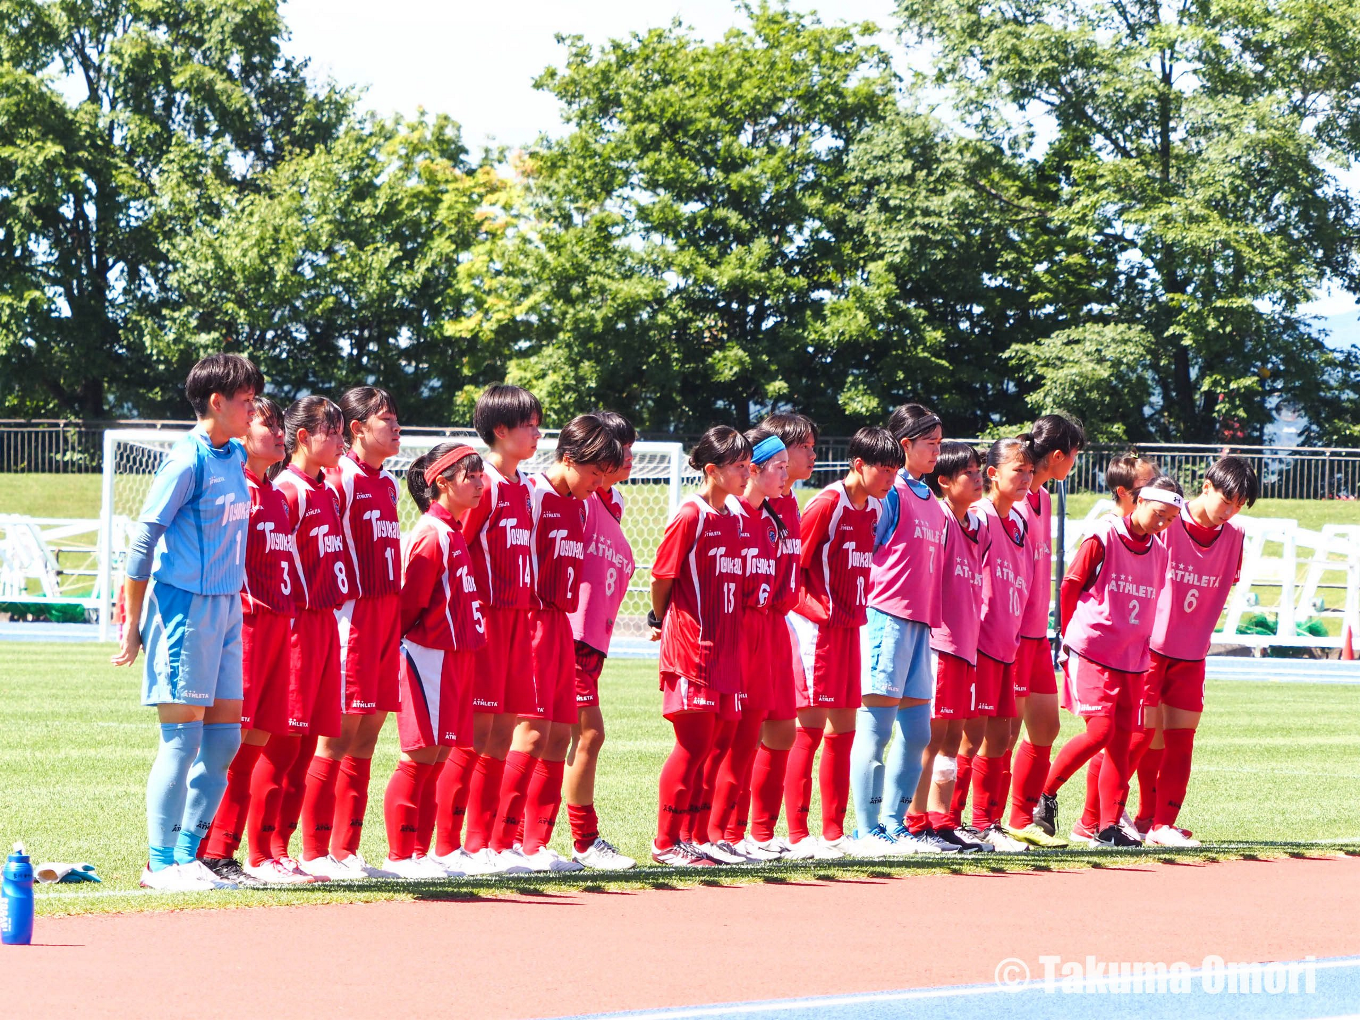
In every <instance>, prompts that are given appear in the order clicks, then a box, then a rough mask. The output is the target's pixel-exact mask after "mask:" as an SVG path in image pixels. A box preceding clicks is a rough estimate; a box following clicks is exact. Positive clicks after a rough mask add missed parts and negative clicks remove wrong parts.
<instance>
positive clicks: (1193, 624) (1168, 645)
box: [1152, 510, 1246, 662]
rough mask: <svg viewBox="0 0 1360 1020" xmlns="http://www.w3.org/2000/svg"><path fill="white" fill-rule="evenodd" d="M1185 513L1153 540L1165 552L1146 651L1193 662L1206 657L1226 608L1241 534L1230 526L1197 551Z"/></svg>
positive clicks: (1244, 536) (1237, 558)
mask: <svg viewBox="0 0 1360 1020" xmlns="http://www.w3.org/2000/svg"><path fill="white" fill-rule="evenodd" d="M1185 514H1186V512H1185V511H1184V510H1183V511H1181V516H1180V517H1179V518H1177V519H1176V520H1175V521H1173V522H1172V523H1171V527H1169V528H1167V529H1166V530H1165V531H1164V532H1162V533H1161V534H1160V535H1158V536H1157V542H1158V544H1159V545H1161V546H1162V548H1163V549H1164V550H1165V551H1166V583H1165V584H1164V585H1163V586H1162V591H1161V594H1160V596H1159V597H1158V599H1157V613H1156V621H1155V623H1154V625H1153V628H1152V648H1153V650H1154V651H1156V652H1159V653H1161V654H1162V655H1166V656H1169V657H1170V658H1173V659H1184V660H1186V661H1188V662H1195V661H1197V660H1199V659H1202V658H1204V657H1205V656H1206V655H1208V654H1209V644H1210V642H1211V641H1212V639H1213V633H1214V628H1215V627H1217V626H1218V618H1219V615H1220V614H1221V613H1222V612H1223V607H1224V606H1225V605H1227V604H1228V595H1229V593H1230V592H1231V591H1232V585H1233V579H1234V578H1235V577H1236V576H1237V567H1238V565H1239V564H1240V563H1241V561H1242V542H1243V541H1244V539H1245V538H1246V532H1244V531H1243V530H1242V528H1241V527H1240V526H1239V525H1237V524H1234V523H1233V522H1232V521H1228V523H1226V524H1224V525H1223V527H1222V528H1220V529H1219V531H1218V535H1217V537H1215V539H1214V541H1213V542H1212V543H1211V544H1210V545H1208V546H1203V545H1200V544H1199V543H1198V542H1196V541H1195V540H1194V539H1193V538H1191V537H1190V533H1189V532H1188V531H1187V530H1186V528H1185Z"/></svg>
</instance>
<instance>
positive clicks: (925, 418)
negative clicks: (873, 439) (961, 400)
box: [888, 404, 944, 443]
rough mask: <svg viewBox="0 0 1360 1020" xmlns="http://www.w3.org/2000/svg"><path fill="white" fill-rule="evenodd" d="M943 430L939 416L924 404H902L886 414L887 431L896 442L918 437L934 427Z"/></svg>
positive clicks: (927, 433)
mask: <svg viewBox="0 0 1360 1020" xmlns="http://www.w3.org/2000/svg"><path fill="white" fill-rule="evenodd" d="M937 428H938V429H939V430H940V432H941V433H943V432H944V422H942V421H941V420H940V416H939V415H938V414H936V413H935V412H934V411H932V410H931V409H930V408H928V407H926V406H925V405H924V404H903V405H902V406H901V407H899V408H897V410H895V411H893V413H892V414H890V415H889V416H888V431H889V432H891V433H892V437H893V439H894V440H896V441H897V442H899V443H900V442H902V440H904V439H907V440H911V439H920V438H921V437H922V436H926V435H929V434H930V433H931V432H933V431H934V430H935V429H937Z"/></svg>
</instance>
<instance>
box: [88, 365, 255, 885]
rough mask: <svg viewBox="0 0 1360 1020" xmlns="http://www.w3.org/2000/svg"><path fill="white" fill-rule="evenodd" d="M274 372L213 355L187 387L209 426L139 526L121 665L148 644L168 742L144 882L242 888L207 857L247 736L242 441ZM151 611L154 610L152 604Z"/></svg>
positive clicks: (180, 451)
mask: <svg viewBox="0 0 1360 1020" xmlns="http://www.w3.org/2000/svg"><path fill="white" fill-rule="evenodd" d="M263 389H264V377H263V376H262V375H261V374H260V370H259V369H258V368H256V367H255V366H254V365H253V364H252V363H251V362H250V361H248V360H247V359H246V358H243V357H241V356H240V355H237V354H213V355H210V356H209V357H206V358H204V359H203V360H202V361H200V362H199V363H198V364H196V365H195V366H194V367H193V369H192V371H190V373H189V378H188V379H187V381H186V382H185V384H184V392H185V395H186V396H187V397H188V398H189V403H190V404H191V405H192V406H193V409H194V415H195V416H196V417H197V418H198V425H197V426H195V428H194V429H193V431H192V432H190V433H189V435H188V436H186V437H185V438H184V439H182V440H180V441H179V442H178V443H176V444H175V446H174V448H173V449H172V450H171V451H170V454H169V456H168V457H166V459H165V461H164V462H163V463H162V464H161V466H160V467H159V468H158V469H157V471H156V477H155V479H154V481H153V482H152V485H151V492H150V493H149V494H148V495H147V498H146V504H145V505H144V506H143V507H142V512H141V515H140V517H139V518H138V521H137V524H136V525H135V526H134V528H133V531H132V536H131V542H130V545H129V549H128V557H127V571H126V573H127V582H126V585H125V587H124V597H125V600H126V603H125V604H126V610H127V616H126V618H127V621H128V623H127V626H126V627H125V628H124V631H123V638H122V642H121V645H120V647H119V650H118V654H116V655H115V656H114V657H113V663H114V665H116V666H130V665H132V663H133V662H135V661H136V659H137V653H138V651H139V650H140V649H141V647H142V646H143V645H145V646H146V668H145V673H144V679H143V683H142V704H144V705H155V706H156V710H157V713H158V715H159V717H160V747H159V750H158V751H157V753H156V760H155V763H154V764H153V765H152V766H151V776H150V779H149V780H148V781H147V787H146V816H147V830H148V837H149V840H148V841H149V844H150V851H149V854H148V860H147V866H146V869H145V870H144V871H143V872H142V881H141V884H142V885H143V886H144V887H146V888H148V889H158V890H161V891H165V892H198V891H204V890H209V889H220V888H234V885H233V884H232V883H230V882H222V881H219V880H218V878H217V876H215V875H214V874H213V873H212V872H211V871H209V870H208V869H207V867H205V866H204V865H203V864H202V863H200V862H199V861H198V860H197V851H198V844H199V842H200V841H201V840H202V839H203V838H204V837H205V836H206V835H207V834H208V830H209V828H210V827H211V825H212V820H213V815H214V814H215V813H216V811H217V805H218V802H219V801H220V800H221V799H222V793H223V791H224V790H225V789H226V786H227V766H228V765H230V764H231V760H232V757H233V756H234V755H235V754H236V749H237V747H238V746H239V745H240V743H241V694H242V689H241V679H242V678H241V588H242V585H243V583H244V581H245V551H246V531H247V529H248V527H249V525H250V493H249V491H248V490H247V488H246V479H245V471H244V466H245V451H244V448H243V447H242V446H241V443H240V442H239V440H240V438H241V437H242V436H244V435H245V433H246V427H247V425H248V424H249V422H250V416H251V414H252V413H253V410H254V409H253V405H252V402H253V401H254V399H255V395H256V394H257V393H260V392H261V391H262V390H263ZM143 610H145V612H143Z"/></svg>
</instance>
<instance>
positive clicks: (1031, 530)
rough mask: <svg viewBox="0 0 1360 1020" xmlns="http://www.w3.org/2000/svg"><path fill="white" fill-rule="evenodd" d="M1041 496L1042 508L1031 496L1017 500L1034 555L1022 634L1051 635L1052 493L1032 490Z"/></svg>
mask: <svg viewBox="0 0 1360 1020" xmlns="http://www.w3.org/2000/svg"><path fill="white" fill-rule="evenodd" d="M1030 496H1031V497H1033V496H1038V497H1039V509H1037V510H1036V509H1034V504H1033V503H1032V502H1031V500H1030V499H1029V498H1026V499H1025V500H1024V501H1023V502H1021V503H1019V504H1017V508H1018V509H1019V510H1020V512H1021V513H1022V514H1024V516H1025V528H1026V539H1027V541H1028V543H1029V547H1030V553H1031V555H1033V557H1034V583H1033V584H1032V585H1031V587H1030V592H1029V601H1028V602H1027V603H1026V604H1025V612H1024V615H1023V616H1022V617H1021V619H1020V636H1021V637H1026V638H1046V637H1048V610H1049V604H1050V603H1051V602H1052V600H1053V497H1052V496H1050V495H1049V493H1048V490H1047V489H1040V490H1039V491H1038V492H1033V493H1030Z"/></svg>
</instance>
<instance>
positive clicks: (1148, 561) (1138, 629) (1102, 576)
mask: <svg viewBox="0 0 1360 1020" xmlns="http://www.w3.org/2000/svg"><path fill="white" fill-rule="evenodd" d="M1128 534H1129V532H1128V529H1127V527H1126V526H1125V524H1124V521H1123V519H1122V518H1121V519H1119V520H1117V521H1101V522H1100V524H1099V525H1098V526H1097V527H1096V530H1095V532H1094V535H1095V537H1096V538H1098V539H1100V543H1101V545H1102V546H1104V548H1105V558H1104V559H1103V560H1102V561H1101V564H1100V571H1099V573H1097V575H1096V579H1095V583H1093V584H1092V585H1091V587H1089V588H1087V589H1086V590H1085V591H1084V592H1082V593H1081V597H1080V598H1078V599H1077V605H1076V608H1075V609H1074V610H1073V611H1072V619H1071V621H1070V622H1069V623H1068V624H1067V632H1066V633H1065V634H1064V635H1063V641H1064V643H1065V644H1066V645H1067V646H1068V647H1069V648H1071V649H1072V650H1073V651H1075V652H1078V653H1080V654H1081V656H1082V657H1083V658H1086V659H1090V660H1091V661H1092V662H1094V663H1096V664H1097V665H1100V666H1105V667H1107V668H1108V669H1117V670H1120V671H1122V672H1125V673H1141V672H1142V671H1143V670H1145V669H1147V668H1148V666H1149V664H1150V658H1149V656H1148V639H1149V638H1151V636H1152V625H1153V620H1154V618H1155V615H1156V608H1157V593H1158V591H1160V590H1161V587H1162V584H1163V581H1164V579H1165V577H1166V550H1165V549H1164V548H1163V547H1162V546H1160V545H1158V543H1157V542H1156V541H1153V542H1150V543H1148V547H1147V551H1146V552H1141V553H1139V552H1134V551H1133V550H1132V549H1130V548H1129V547H1128V546H1127V545H1125V544H1124V541H1123V538H1121V536H1128Z"/></svg>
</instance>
